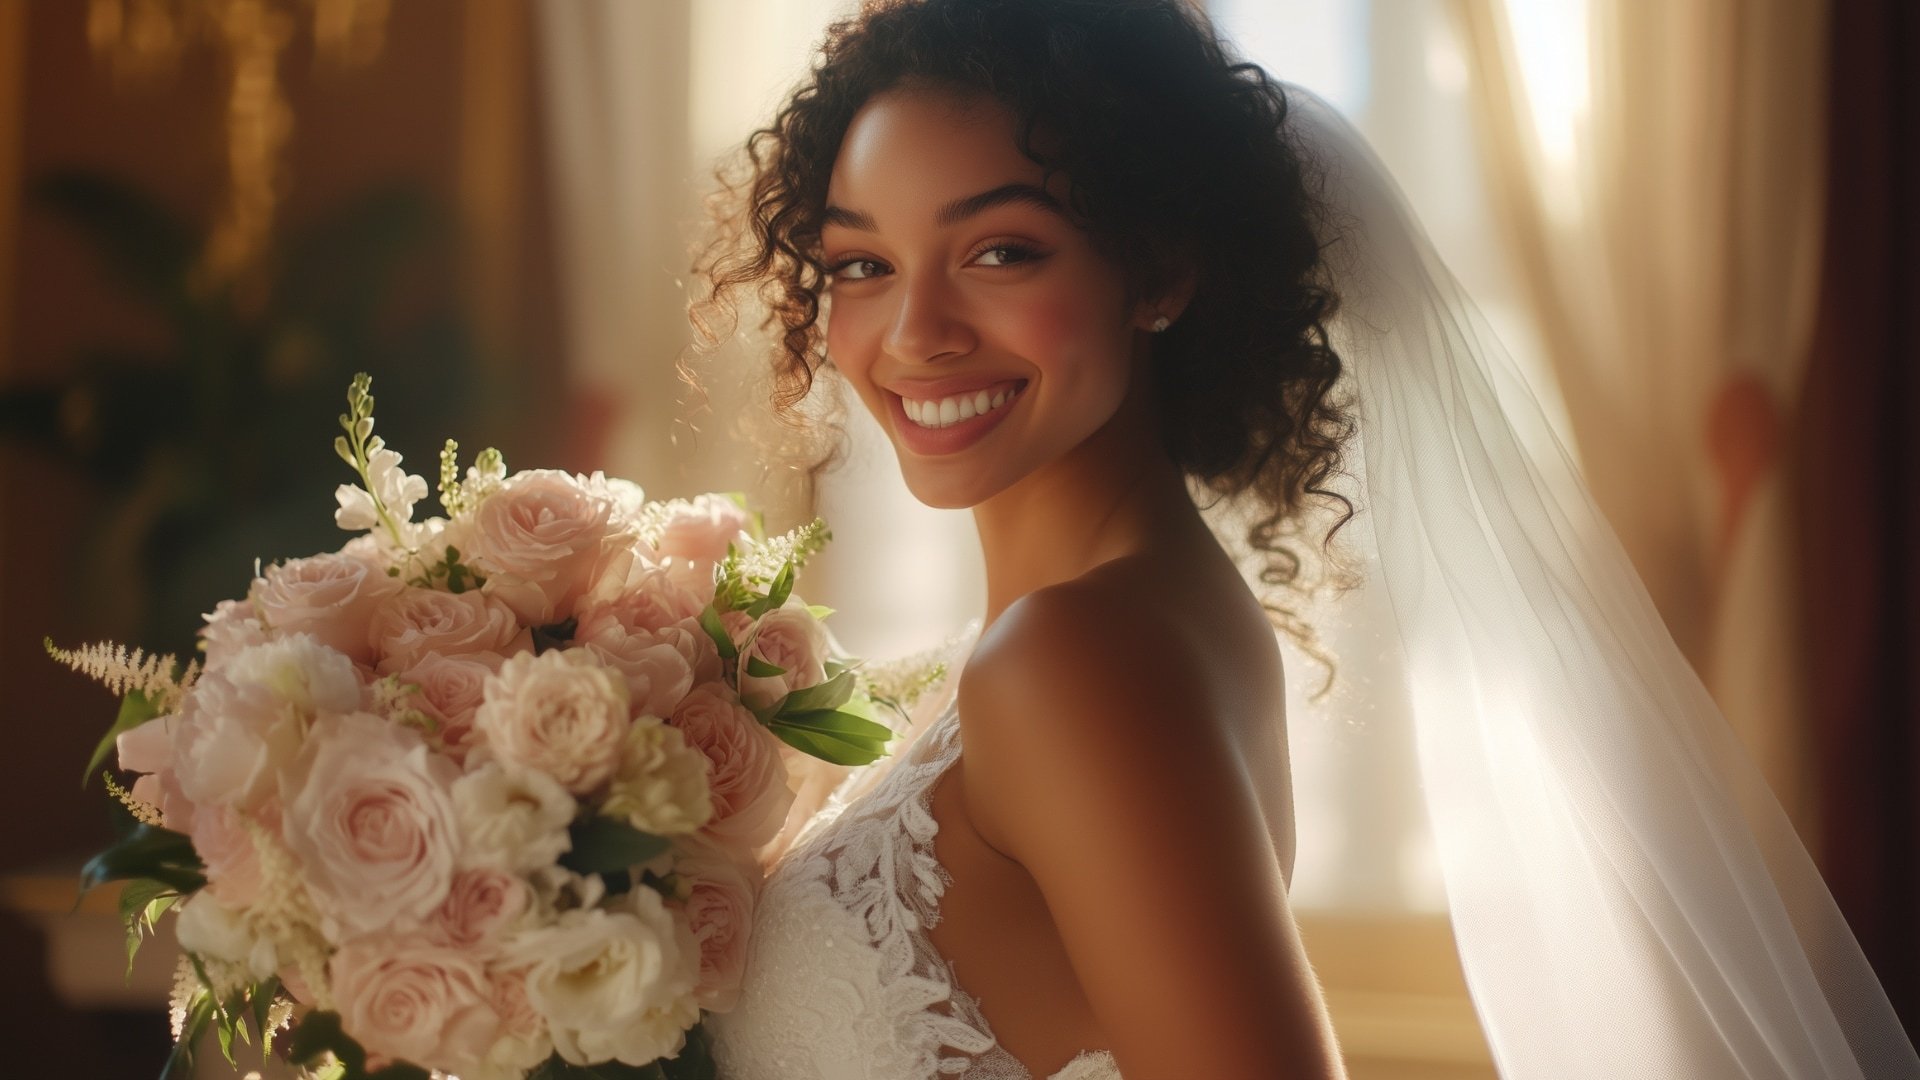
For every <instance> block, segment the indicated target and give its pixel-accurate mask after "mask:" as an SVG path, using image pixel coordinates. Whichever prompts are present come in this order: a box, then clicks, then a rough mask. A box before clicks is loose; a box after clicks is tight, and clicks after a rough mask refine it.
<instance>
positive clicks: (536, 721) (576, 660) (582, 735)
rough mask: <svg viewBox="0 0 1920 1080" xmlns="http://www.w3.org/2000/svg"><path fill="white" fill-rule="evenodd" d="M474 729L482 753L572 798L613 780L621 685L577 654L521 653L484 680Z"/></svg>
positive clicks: (586, 655) (623, 700)
mask: <svg viewBox="0 0 1920 1080" xmlns="http://www.w3.org/2000/svg"><path fill="white" fill-rule="evenodd" d="M485 695H486V700H485V701H484V702H482V703H481V705H480V709H479V711H478V712H476V713H475V714H474V728H475V730H477V731H478V732H479V735H480V740H481V742H482V744H483V745H485V746H486V748H487V750H488V752H489V753H490V754H491V755H492V756H494V757H496V758H498V759H500V760H502V761H510V762H513V763H515V764H518V765H523V766H525V767H527V768H531V769H538V770H540V771H541V772H543V773H546V774H547V775H548V776H551V777H553V778H554V779H555V780H558V781H560V785H561V786H562V787H564V788H566V789H567V790H568V791H571V792H573V793H574V794H575V795H582V794H585V793H587V792H589V791H592V790H594V789H595V788H597V787H599V786H600V785H601V784H603V783H605V782H606V781H607V778H608V777H610V776H612V775H613V771H614V768H615V766H616V765H617V764H618V763H619V759H620V747H621V744H622V743H624V742H625V741H626V736H627V729H628V728H629V727H631V726H632V725H631V722H630V721H629V720H628V718H627V682H626V679H624V678H623V677H622V676H621V675H620V673H619V672H617V671H613V670H611V669H609V668H607V667H606V666H605V665H604V664H602V663H601V662H600V661H599V659H598V658H597V657H595V656H594V655H593V654H592V653H590V652H588V651H587V650H584V649H564V650H563V649H552V650H549V651H547V652H545V653H542V654H540V655H538V656H531V655H528V654H525V653H522V654H521V655H519V656H515V657H512V658H510V659H508V660H507V662H506V663H504V664H502V665H501V666H500V670H499V671H498V672H496V673H494V674H492V675H489V676H487V683H486V690H485Z"/></svg>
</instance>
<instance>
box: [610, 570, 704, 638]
mask: <svg viewBox="0 0 1920 1080" xmlns="http://www.w3.org/2000/svg"><path fill="white" fill-rule="evenodd" d="M712 591H713V590H712V589H711V588H709V589H708V590H707V592H708V593H709V594H711V593H712ZM708 599H710V596H702V595H701V594H699V593H697V592H695V591H694V590H692V589H688V588H687V587H686V586H684V585H682V584H681V583H680V582H679V581H677V580H675V579H674V577H673V575H671V574H669V573H667V571H666V570H665V569H663V568H661V567H658V566H653V565H649V564H645V563H637V564H636V565H635V568H634V570H633V572H632V573H630V574H628V575H627V576H626V577H625V578H623V579H622V580H621V582H620V587H619V589H618V590H617V591H615V592H614V593H612V594H611V595H607V596H603V597H601V596H596V597H595V598H594V600H593V602H592V604H591V605H590V606H591V607H593V608H596V609H606V608H614V609H616V610H618V611H619V612H620V621H621V623H622V624H623V625H625V626H627V627H629V628H631V629H634V630H661V629H664V628H666V627H669V626H672V625H674V624H675V623H678V622H680V621H682V620H684V619H688V618H698V617H699V615H700V612H701V611H702V610H703V609H704V608H705V607H706V606H707V601H708ZM585 617H586V616H585V614H584V613H583V614H582V615H581V618H583V619H584V618H585Z"/></svg>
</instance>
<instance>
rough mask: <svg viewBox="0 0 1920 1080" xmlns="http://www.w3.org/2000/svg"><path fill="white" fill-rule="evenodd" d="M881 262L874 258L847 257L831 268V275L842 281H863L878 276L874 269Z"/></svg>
mask: <svg viewBox="0 0 1920 1080" xmlns="http://www.w3.org/2000/svg"><path fill="white" fill-rule="evenodd" d="M880 265H881V264H880V263H879V262H878V261H876V260H874V259H848V260H847V261H846V262H843V263H841V264H840V265H838V266H836V267H834V268H833V271H832V272H833V276H834V277H836V278H839V279H841V280H843V281H865V280H866V279H867V278H870V277H876V276H878V272H877V271H876V270H875V269H874V268H876V267H879V266H880Z"/></svg>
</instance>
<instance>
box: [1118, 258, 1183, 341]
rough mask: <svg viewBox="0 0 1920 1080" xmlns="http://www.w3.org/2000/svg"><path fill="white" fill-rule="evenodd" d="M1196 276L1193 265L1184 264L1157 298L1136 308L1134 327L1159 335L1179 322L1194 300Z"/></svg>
mask: <svg viewBox="0 0 1920 1080" xmlns="http://www.w3.org/2000/svg"><path fill="white" fill-rule="evenodd" d="M1196 276H1197V275H1195V273H1194V271H1193V267H1192V265H1191V264H1189V263H1184V262H1183V263H1182V264H1181V268H1180V269H1179V270H1178V271H1176V272H1175V273H1174V275H1173V276H1172V278H1171V279H1170V280H1169V282H1168V283H1167V285H1166V287H1164V288H1163V289H1161V290H1160V292H1159V294H1158V295H1157V296H1154V297H1152V298H1149V299H1146V300H1142V301H1141V302H1140V303H1139V304H1138V305H1136V306H1135V308H1134V314H1133V325H1134V327H1135V328H1136V329H1139V330H1144V331H1147V332H1148V333H1159V332H1160V331H1162V330H1165V329H1166V328H1167V327H1169V326H1172V325H1173V324H1174V323H1176V322H1179V321H1180V315H1181V313H1182V312H1184V311H1186V310H1187V303H1188V302H1189V301H1191V300H1192V299H1193V290H1194V286H1195V278H1196Z"/></svg>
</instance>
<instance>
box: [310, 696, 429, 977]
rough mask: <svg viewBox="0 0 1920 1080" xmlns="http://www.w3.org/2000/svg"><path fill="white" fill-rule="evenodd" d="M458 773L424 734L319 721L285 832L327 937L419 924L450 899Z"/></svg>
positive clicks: (363, 719) (372, 721)
mask: <svg viewBox="0 0 1920 1080" xmlns="http://www.w3.org/2000/svg"><path fill="white" fill-rule="evenodd" d="M458 773H459V770H458V769H457V768H456V767H455V766H454V764H453V762H451V761H448V760H447V759H446V758H444V757H441V756H440V755H438V754H435V753H433V752H432V751H431V750H429V749H428V748H427V745H426V743H425V741H423V740H422V739H421V737H420V735H419V733H418V732H415V731H412V730H409V729H407V728H403V727H399V726H397V725H394V724H390V723H388V722H387V721H385V720H383V719H381V718H380V717H378V716H374V715H372V714H370V713H355V714H352V715H348V716H323V717H321V718H320V719H319V720H318V721H316V722H315V723H314V726H313V731H312V733H311V734H310V736H309V738H308V742H307V747H306V749H305V750H304V751H303V752H302V754H301V756H300V761H299V762H297V763H296V765H295V767H294V771H293V772H292V774H290V775H289V777H288V799H287V803H286V808H285V812H284V817H283V822H282V825H283V828H284V829H285V830H286V840H287V847H288V848H289V849H291V850H292V851H293V853H294V855H295V856H296V857H298V858H299V860H300V862H301V865H302V868H303V869H304V871H305V874H304V877H305V880H306V884H307V889H308V892H309V893H311V894H312V896H313V901H314V905H315V906H316V907H317V908H319V909H320V912H321V914H322V916H323V917H324V920H323V929H324V930H325V931H326V933H327V936H328V937H330V938H333V939H335V940H338V939H339V938H341V937H343V936H347V935H348V934H364V933H371V932H374V931H380V930H389V929H405V928H410V927H413V926H417V925H419V924H420V923H421V922H423V921H424V920H425V919H427V918H428V917H429V916H431V915H432V914H433V912H434V909H436V908H438V907H439V906H440V903H441V901H443V900H445V899H446V896H447V888H448V885H449V884H450V883H451V881H452V879H453V870H454V865H455V863H456V861H457V860H458V858H459V855H460V828H459V824H458V821H457V819H456V815H455V812H454V808H453V797H452V793H451V790H450V788H451V786H452V784H453V781H454V779H455V777H456V776H457V775H458ZM342 928H344V931H345V933H342V932H341V931H342Z"/></svg>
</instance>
